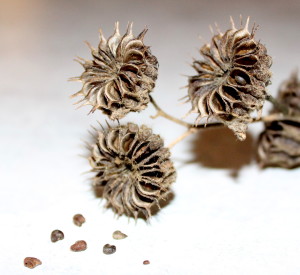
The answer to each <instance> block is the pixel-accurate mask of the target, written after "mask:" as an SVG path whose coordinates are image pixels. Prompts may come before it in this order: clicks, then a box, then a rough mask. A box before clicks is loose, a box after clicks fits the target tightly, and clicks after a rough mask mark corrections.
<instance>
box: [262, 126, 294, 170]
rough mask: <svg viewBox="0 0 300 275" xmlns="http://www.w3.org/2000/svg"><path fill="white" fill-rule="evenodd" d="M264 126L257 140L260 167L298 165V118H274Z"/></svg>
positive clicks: (291, 166) (292, 166) (289, 166)
mask: <svg viewBox="0 0 300 275" xmlns="http://www.w3.org/2000/svg"><path fill="white" fill-rule="evenodd" d="M265 126H266V129H265V131H264V132H263V133H262V134H261V135H260V138H259V142H258V158H259V163H260V165H261V167H268V166H275V167H282V168H295V167H299V166H300V120H298V121H296V120H274V121H272V122H269V123H266V125H265Z"/></svg>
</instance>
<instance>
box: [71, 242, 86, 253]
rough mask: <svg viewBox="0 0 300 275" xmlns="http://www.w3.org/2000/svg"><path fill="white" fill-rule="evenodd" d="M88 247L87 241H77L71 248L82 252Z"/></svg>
mask: <svg viewBox="0 0 300 275" xmlns="http://www.w3.org/2000/svg"><path fill="white" fill-rule="evenodd" d="M86 249H87V244H86V242H85V241H77V242H76V243H74V244H73V245H71V250H72V251H74V252H80V251H84V250H86Z"/></svg>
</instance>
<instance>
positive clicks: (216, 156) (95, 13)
mask: <svg viewBox="0 0 300 275" xmlns="http://www.w3.org/2000/svg"><path fill="white" fill-rule="evenodd" d="M0 3H1V8H0V42H1V43H0V184H1V190H0V233H1V245H0V274H1V275H2V274H130V275H132V274H204V275H211V274H212V275H218V274H220V275H224V274H230V275H235V274H251V275H252V274H256V275H257V274H263V275H266V274H280V275H282V274H300V261H299V258H300V233H299V232H300V219H299V215H300V214H299V213H300V200H299V196H300V182H299V176H300V170H299V169H295V170H291V171H287V170H283V169H266V170H260V169H259V168H258V167H257V165H256V163H255V161H254V160H253V159H252V157H253V156H252V154H251V152H253V151H254V149H253V148H254V144H255V141H256V138H257V135H258V133H259V132H260V131H261V130H262V127H263V125H261V124H256V125H251V126H250V129H249V130H250V131H249V133H248V137H247V140H246V141H245V142H244V143H241V142H238V141H236V139H235V137H234V136H233V135H232V134H231V132H229V131H227V130H226V129H225V130H216V131H209V132H202V133H201V134H197V135H194V136H193V137H190V138H188V139H186V140H185V141H183V142H182V143H181V144H178V145H177V146H176V147H174V149H173V150H172V155H173V160H174V162H175V166H176V168H177V171H178V178H177V181H176V183H174V185H173V191H174V194H175V197H174V199H173V200H172V201H171V203H170V204H169V205H168V206H166V207H164V208H163V209H162V210H161V211H160V212H159V213H158V214H157V215H156V216H154V217H153V218H152V220H151V224H150V225H148V224H146V223H145V222H144V221H143V220H138V222H137V223H135V222H134V221H133V220H129V221H128V219H127V218H126V217H121V218H119V219H116V218H115V217H114V214H113V213H112V211H111V210H107V211H103V207H102V206H103V204H104V203H103V202H100V200H99V199H97V198H95V196H94V194H93V192H92V191H91V188H90V181H89V177H90V176H92V175H90V174H84V172H86V171H88V170H89V165H88V163H87V161H86V159H84V158H82V157H80V156H79V155H81V154H84V153H85V150H84V148H83V142H82V140H86V139H88V136H89V134H88V130H89V129H90V125H96V124H97V123H96V121H97V120H99V121H100V122H104V120H105V117H104V116H103V115H102V114H100V112H98V113H95V114H92V115H89V116H87V113H88V111H89V108H88V107H85V108H82V109H80V110H75V107H74V106H73V105H72V103H74V100H70V99H69V96H70V95H71V94H72V93H75V92H76V91H78V90H79V89H80V84H79V83H70V82H67V79H68V78H69V77H73V76H77V75H80V74H81V72H82V68H81V67H80V66H79V65H78V64H77V63H75V62H73V61H72V59H73V58H74V57H75V56H77V55H78V56H81V57H84V58H89V57H90V54H89V50H88V49H87V47H86V46H85V45H84V43H83V41H84V40H88V41H90V42H91V43H92V44H93V45H94V46H96V45H97V42H98V39H97V38H98V28H100V27H101V28H102V29H103V31H104V34H105V35H106V36H109V35H111V34H112V32H113V26H114V22H115V21H116V20H119V21H120V24H121V30H122V32H124V31H125V28H126V25H127V22H128V21H134V33H135V34H138V33H139V32H140V31H141V30H142V29H143V28H144V26H145V25H147V26H148V28H149V32H148V34H147V35H146V38H145V43H146V44H148V45H151V46H152V48H151V49H152V52H153V54H154V55H156V56H157V58H158V60H159V63H160V69H159V78H158V81H157V86H156V89H155V91H154V93H153V96H154V97H155V99H156V100H157V102H158V103H159V104H160V105H161V106H162V107H163V108H164V109H165V110H166V111H168V112H169V113H171V114H173V115H176V116H177V117H180V116H183V115H184V114H185V113H186V112H187V111H188V110H189V108H190V106H189V104H185V105H180V104H179V101H178V99H179V98H181V97H183V96H185V95H186V93H187V90H186V89H180V87H183V86H185V85H186V83H187V78H186V77H184V76H182V75H191V74H193V73H194V72H193V70H192V68H191V67H190V66H189V64H190V63H191V62H192V57H195V58H199V53H198V51H197V49H198V48H199V47H200V46H201V45H202V44H203V43H204V42H206V41H209V39H210V37H211V34H210V32H209V27H208V26H209V24H212V25H213V24H214V22H217V23H218V24H219V25H220V28H221V30H223V31H225V30H226V28H228V27H229V16H230V15H232V16H233V17H234V18H235V21H236V22H237V23H238V21H239V19H238V18H239V14H242V15H243V16H244V17H246V16H248V15H250V16H251V23H253V22H256V23H257V24H259V25H260V29H259V31H258V32H257V39H261V42H262V43H263V44H265V45H266V46H267V48H268V52H269V54H270V55H272V57H273V59H274V64H273V66H272V71H273V78H272V82H273V85H272V86H270V88H269V92H270V93H271V94H273V95H275V93H276V90H277V87H278V85H279V83H280V82H281V81H282V80H284V79H285V78H287V77H288V76H289V74H290V72H291V71H292V70H294V69H295V68H296V67H297V66H299V63H300V53H299V43H300V32H299V27H300V16H299V15H300V2H299V1H296V0H295V1H292V0H287V1H277V2H276V1H236V0H235V1H220V2H218V1H214V0H210V1H196V0H195V1H192V0H186V1H178V0H176V1H158V0H154V1H137V0H135V1H133V0H132V1H124V0H123V1H121V0H120V1H107V2H105V1H37V0H36V1H34V0H32V1H21V0H20V1H8V0H7V1H3V0H2V1H1V2H0ZM199 35H201V36H202V38H203V39H202V40H199V39H198V36H199ZM270 107H271V106H270V104H268V103H266V104H265V108H264V114H266V113H267V111H268V109H270ZM153 114H155V110H154V109H153V107H152V106H149V108H148V109H147V110H146V111H144V112H142V113H141V114H130V115H129V117H127V118H126V119H125V120H124V122H127V121H134V122H136V123H139V124H141V123H146V124H147V125H149V126H151V127H153V130H154V132H155V133H158V134H160V135H161V136H162V137H164V138H165V141H166V144H169V143H170V142H172V141H173V140H174V139H176V138H177V137H178V136H179V135H180V134H181V133H183V132H184V129H183V128H182V127H181V126H178V125H174V124H172V123H171V122H168V121H166V120H165V119H163V118H158V119H156V120H151V119H150V118H149V116H150V115H153ZM194 118H195V117H194V116H191V117H189V118H188V119H187V120H189V121H191V122H192V121H193V119H194ZM76 213H82V214H83V215H84V216H85V217H86V219H87V222H86V224H84V225H83V226H82V227H81V228H79V227H76V226H75V225H73V223H72V217H73V215H74V214H76ZM54 229H61V230H62V231H63V232H64V233H65V239H64V240H63V241H61V242H58V243H54V244H53V243H51V241H50V233H51V231H52V230H54ZM115 230H122V231H123V232H124V233H126V234H127V235H128V238H127V239H125V240H120V241H115V240H113V239H112V232H113V231H115ZM80 239H84V240H86V241H87V243H88V249H87V250H86V251H84V252H81V253H74V252H71V251H70V249H69V247H70V245H71V244H73V243H74V242H75V241H77V240H80ZM106 243H110V244H115V245H116V246H117V252H116V253H115V254H113V255H110V256H107V255H104V254H103V253H102V247H103V245H104V244H106ZM27 256H33V257H37V258H39V259H41V260H42V262H43V264H42V265H41V266H39V267H37V268H36V269H34V270H29V269H27V268H25V267H24V266H23V259H24V258H25V257H27ZM144 260H149V261H150V262H151V264H150V265H147V266H144V265H143V264H142V262H143V261H144Z"/></svg>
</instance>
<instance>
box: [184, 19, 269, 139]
mask: <svg viewBox="0 0 300 275" xmlns="http://www.w3.org/2000/svg"><path fill="white" fill-rule="evenodd" d="M248 23H249V18H248V20H247V23H246V25H245V27H244V28H241V29H237V28H236V27H235V25H234V23H233V21H232V28H231V29H229V30H227V31H226V32H225V33H224V34H223V33H221V32H219V33H218V34H216V35H214V36H213V38H212V40H211V43H210V44H206V45H204V46H203V47H202V48H201V49H200V54H201V55H202V56H203V59H204V60H203V61H198V60H196V61H194V62H193V68H194V69H195V70H196V71H197V75H195V76H192V77H190V78H189V90H188V96H189V100H190V101H191V103H192V110H191V112H194V113H198V114H199V115H198V117H197V120H196V124H198V122H199V121H200V119H202V118H204V117H206V118H207V119H209V118H215V119H217V120H219V121H221V122H223V123H224V124H226V125H227V126H228V127H229V128H230V129H231V130H232V131H234V133H235V134H236V136H237V137H238V139H240V140H244V139H245V138H246V130H247V125H248V123H249V122H250V121H251V117H250V113H251V112H252V111H255V110H256V111H258V112H259V115H260V111H261V109H262V106H263V104H264V100H265V97H266V86H267V85H268V84H269V82H270V77H271V72H270V70H269V68H270V66H271V64H272V59H271V57H270V56H269V55H267V50H266V48H265V46H264V45H262V44H261V43H260V42H258V41H256V40H255V39H254V35H255V29H254V28H253V29H252V31H251V32H249V31H248Z"/></svg>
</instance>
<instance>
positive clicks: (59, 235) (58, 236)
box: [51, 229, 65, 243]
mask: <svg viewBox="0 0 300 275" xmlns="http://www.w3.org/2000/svg"><path fill="white" fill-rule="evenodd" d="M64 237H65V236H64V233H63V232H62V231H60V230H58V229H56V230H53V231H52V233H51V241H52V242H53V243H55V242H57V241H60V240H63V239H64Z"/></svg>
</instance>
